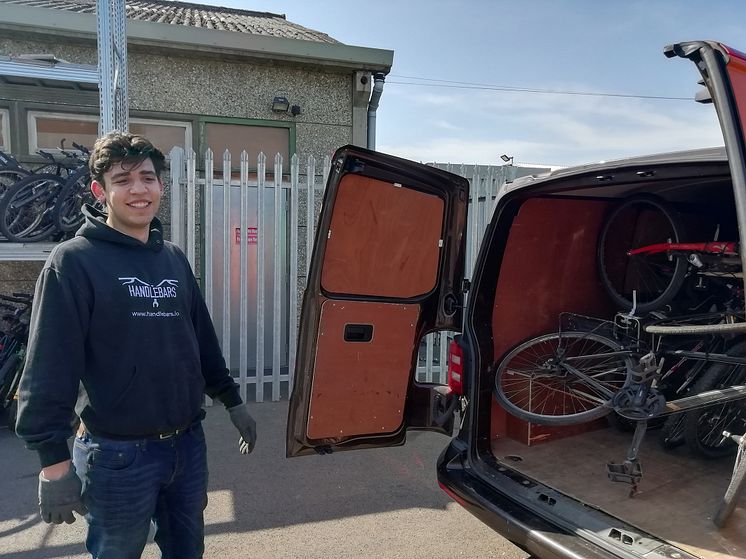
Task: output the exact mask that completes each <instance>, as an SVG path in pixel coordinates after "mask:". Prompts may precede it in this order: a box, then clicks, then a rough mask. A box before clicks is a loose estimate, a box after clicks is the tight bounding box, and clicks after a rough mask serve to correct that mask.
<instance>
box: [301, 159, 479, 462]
mask: <svg viewBox="0 0 746 559" xmlns="http://www.w3.org/2000/svg"><path fill="white" fill-rule="evenodd" d="M468 198H469V183H468V181H467V180H466V179H464V178H462V177H459V176H457V175H453V174H451V173H447V172H445V171H441V170H439V169H435V168H433V167H428V166H425V165H420V164H417V163H413V162H410V161H405V160H402V159H399V158H395V157H391V156H386V155H383V154H379V153H375V152H371V151H368V150H365V149H362V148H358V147H354V146H346V147H343V148H341V149H340V150H338V151H337V152H336V153H335V155H334V158H333V165H332V171H331V173H330V176H329V180H328V184H327V187H326V191H325V194H324V201H323V206H322V210H321V215H320V217H319V224H318V228H317V232H316V243H315V246H314V253H313V256H312V258H311V265H310V270H309V276H308V285H307V288H306V291H305V294H304V298H303V307H302V314H301V327H300V333H299V344H298V356H297V360H296V371H295V384H294V387H293V393H292V396H291V400H290V410H289V416H288V433H287V454H288V456H295V455H300V454H308V453H313V452H322V453H324V452H331V451H334V450H350V449H354V448H370V447H376V446H389V445H395V444H403V442H404V439H405V436H406V430H407V429H408V428H410V429H424V430H433V431H438V432H441V433H445V434H450V433H451V431H452V428H453V410H454V409H455V406H456V403H457V397H456V396H454V395H453V394H450V393H449V391H448V390H447V389H446V387H443V386H441V385H434V384H425V383H418V382H416V381H415V378H414V376H415V371H416V366H417V360H418V352H419V344H420V341H421V339H422V337H423V336H424V335H425V334H426V333H428V332H432V331H436V330H454V329H459V328H460V325H461V321H462V308H463V293H462V292H461V289H462V283H463V269H464V250H465V245H466V236H465V231H466V208H467V205H468Z"/></svg>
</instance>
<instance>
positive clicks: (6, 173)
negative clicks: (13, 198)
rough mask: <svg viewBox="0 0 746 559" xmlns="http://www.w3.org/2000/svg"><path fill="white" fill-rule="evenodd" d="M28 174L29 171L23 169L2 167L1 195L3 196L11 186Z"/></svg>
mask: <svg viewBox="0 0 746 559" xmlns="http://www.w3.org/2000/svg"><path fill="white" fill-rule="evenodd" d="M27 176H28V172H27V171H23V170H21V169H0V197H2V196H3V195H4V194H5V192H6V191H7V190H8V189H9V188H10V187H11V186H13V185H14V184H15V183H17V182H18V181H19V180H21V179H23V178H25V177H27Z"/></svg>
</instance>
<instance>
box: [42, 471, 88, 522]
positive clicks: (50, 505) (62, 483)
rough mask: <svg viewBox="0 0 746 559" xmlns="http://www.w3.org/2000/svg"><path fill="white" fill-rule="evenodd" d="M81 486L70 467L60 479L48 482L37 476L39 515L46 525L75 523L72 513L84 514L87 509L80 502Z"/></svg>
mask: <svg viewBox="0 0 746 559" xmlns="http://www.w3.org/2000/svg"><path fill="white" fill-rule="evenodd" d="M82 492H83V484H82V483H81V482H80V478H79V477H78V476H77V475H76V473H75V469H74V468H72V467H70V471H69V472H67V474H65V475H64V476H63V477H61V478H60V479H57V480H54V481H50V480H48V479H46V478H45V477H44V476H43V475H41V474H39V514H41V518H42V520H43V521H44V522H46V523H48V524H49V523H53V524H62V522H67V523H68V524H72V523H73V522H75V516H73V511H75V512H77V513H78V514H81V515H83V514H85V513H87V512H88V509H87V508H86V507H85V505H84V504H83V502H82V501H81V500H80V495H81V493H82Z"/></svg>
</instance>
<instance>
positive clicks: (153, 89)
mask: <svg viewBox="0 0 746 559" xmlns="http://www.w3.org/2000/svg"><path fill="white" fill-rule="evenodd" d="M21 54H53V55H54V56H56V57H57V58H58V59H62V60H65V61H67V62H71V63H78V64H93V65H95V64H96V63H97V56H96V44H95V42H94V41H84V40H67V39H65V40H62V41H61V40H59V39H58V38H55V37H45V36H29V35H23V36H21V35H18V34H12V33H8V32H4V33H3V35H2V36H0V55H4V56H14V55H21ZM128 55H129V60H128V84H127V86H128V93H129V103H130V111H146V112H154V113H157V114H158V118H166V117H167V116H168V114H169V113H173V114H174V115H175V116H174V118H175V119H176V120H184V118H183V115H194V116H215V117H229V118H236V119H252V120H275V121H284V122H292V123H294V124H295V152H296V153H298V154H299V155H301V156H307V155H313V156H315V157H317V159H319V160H320V159H321V158H322V157H323V156H324V155H327V154H331V153H332V152H333V151H334V150H335V149H337V148H338V147H340V146H342V145H344V144H348V143H351V142H352V124H353V122H352V111H353V107H352V105H353V99H352V95H353V92H352V88H353V83H354V82H353V77H352V76H351V73H350V72H342V71H336V72H335V71H330V70H323V69H319V68H315V67H300V66H291V65H285V64H268V63H254V62H248V61H245V60H237V59H235V58H233V59H219V58H216V57H212V56H208V55H201V56H200V55H195V56H186V55H184V54H182V53H154V52H152V49H151V50H149V51H146V50H144V49H143V48H142V47H138V46H130V47H129V53H128ZM36 95H37V96H38V95H39V94H36ZM275 95H283V96H285V97H287V98H288V100H289V101H290V103H291V104H293V105H299V106H300V107H301V114H300V115H298V116H296V117H292V116H290V115H285V114H280V115H278V114H276V113H273V112H272V111H271V109H270V106H271V102H272V99H273V98H274V96H275ZM3 98H4V95H3V88H2V86H0V100H2V99H3ZM5 98H7V96H5ZM44 99H48V97H45V96H44V95H40V96H38V97H37V98H36V99H33V98H31V97H28V98H25V99H19V100H21V101H24V100H25V101H32V100H35V101H37V102H40V101H43V100H44ZM55 102H56V103H59V102H60V100H59V99H57V100H56V101H53V102H52V103H49V105H48V109H49V110H54V107H55V105H54V103H55ZM63 102H64V103H66V104H68V109H72V110H74V107H75V105H80V106H85V107H87V111H89V112H90V111H92V110H95V108H96V107H97V106H98V98H97V95H95V94H91V93H86V94H77V95H76V94H73V95H72V96H71V95H70V94H67V95H65V98H64V101H63ZM37 108H38V107H37ZM13 124H14V125H15V126H18V127H25V126H26V120H25V116H23V115H16V119H15V121H14V122H13ZM192 139H193V147H194V148H195V149H196V150H199V149H200V143H199V130H198V127H197V126H193V129H192ZM27 140H28V137H27V133H26V132H25V131H24V132H23V133H22V135H21V140H19V141H20V142H21V143H26V145H24V146H23V147H22V148H21V149H22V150H23V151H24V152H25V151H26V150H27V145H28V144H27ZM18 147H19V146H15V147H14V150H13V151H14V152H17V150H18ZM233 155H234V158H236V159H237V157H238V154H233ZM268 155H269V154H268ZM252 157H255V155H253V154H252ZM218 165H219V164H218ZM164 178H166V181H165V182H166V184H167V185H168V184H169V181H168V177H164ZM169 208H170V192H169V189H168V187H167V190H166V193H165V196H164V200H163V204H162V206H161V212H160V217H161V220H162V221H163V222H164V229H165V234H166V238H170V223H169V222H170V211H169ZM1 249H2V245H1V244H0V250H1ZM40 268H41V262H2V258H1V257H0V293H10V292H11V291H14V290H16V291H17V290H23V291H27V290H29V289H32V288H33V283H34V281H35V279H36V277H37V276H38V273H39V270H40ZM196 268H197V269H196V270H195V271H196V272H197V274H198V276H199V275H200V273H201V270H200V268H201V266H199V264H198V265H197V266H196Z"/></svg>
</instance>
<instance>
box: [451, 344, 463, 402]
mask: <svg viewBox="0 0 746 559" xmlns="http://www.w3.org/2000/svg"><path fill="white" fill-rule="evenodd" d="M448 387H449V388H450V389H451V392H453V393H454V394H456V395H457V396H462V395H463V394H464V350H463V349H462V348H461V346H460V345H458V342H456V340H452V341H451V343H450V344H449V345H448Z"/></svg>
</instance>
